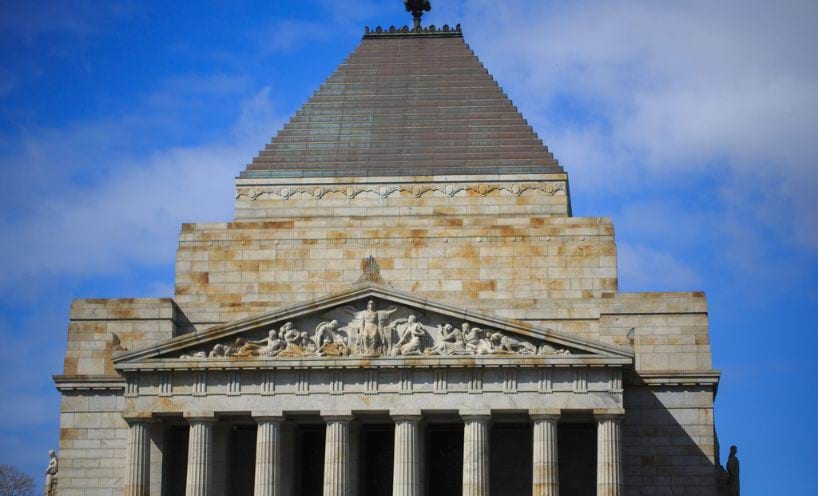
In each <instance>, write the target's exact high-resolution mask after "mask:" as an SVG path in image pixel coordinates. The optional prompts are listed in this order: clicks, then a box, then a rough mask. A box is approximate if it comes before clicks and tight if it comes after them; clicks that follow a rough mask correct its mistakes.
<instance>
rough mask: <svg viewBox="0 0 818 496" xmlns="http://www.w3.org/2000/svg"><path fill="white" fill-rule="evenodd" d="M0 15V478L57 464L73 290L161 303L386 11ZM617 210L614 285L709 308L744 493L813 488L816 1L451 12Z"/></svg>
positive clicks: (42, 9) (438, 8) (309, 2)
mask: <svg viewBox="0 0 818 496" xmlns="http://www.w3.org/2000/svg"><path fill="white" fill-rule="evenodd" d="M239 3H240V2H235V1H211V2H195V3H193V2H191V3H186V2H168V1H165V2H145V3H129V2H116V3H113V2H110V3H109V2H102V1H93V2H91V1H87V2H86V1H72V2H67V1H65V2H61V1H51V2H44V1H39V0H30V1H19V2H18V1H8V0H0V173H2V177H3V180H2V181H0V342H2V343H3V346H2V348H0V397H2V398H3V401H2V403H0V463H14V464H16V465H18V466H20V467H22V468H23V469H25V470H26V471H28V472H29V473H32V474H35V475H36V478H37V480H38V482H39V474H40V473H41V472H42V470H43V468H44V467H45V464H46V462H47V451H48V449H50V448H52V447H56V446H57V442H58V411H59V398H58V395H57V393H56V391H55V390H54V387H53V384H52V382H51V375H52V374H54V373H59V372H60V370H61V367H62V361H61V357H62V355H63V353H64V349H65V335H66V329H67V317H68V307H69V304H70V301H71V299H72V298H73V297H128V296H169V295H171V293H172V285H173V260H174V252H175V248H176V236H177V234H178V231H179V227H180V224H181V223H182V222H210V221H225V220H229V219H230V218H231V217H232V208H233V205H232V202H233V180H234V177H235V176H236V175H237V174H238V172H239V171H240V170H241V169H242V168H243V167H244V166H245V164H246V163H247V162H248V161H250V159H251V158H252V156H253V155H254V154H255V153H256V152H257V151H258V150H259V149H261V148H262V147H263V145H264V143H266V142H267V141H268V140H269V139H270V137H271V136H272V135H273V134H274V133H275V131H276V130H277V129H279V128H280V127H281V126H282V125H283V123H284V122H285V121H286V119H287V118H288V117H289V116H290V115H292V114H293V113H294V112H295V110H296V109H297V108H298V106H299V105H300V104H301V103H303V101H304V100H305V99H306V98H307V97H308V96H309V95H310V94H311V93H312V91H313V90H314V89H315V88H316V87H317V86H318V85H319V84H320V83H321V82H322V80H323V79H324V78H326V77H327V76H328V75H329V74H330V73H331V71H332V70H333V69H334V68H335V66H336V65H338V64H339V63H340V62H341V61H342V60H343V59H344V58H345V57H346V55H347V54H348V53H349V52H350V51H351V50H352V49H353V48H354V47H355V46H356V44H357V43H358V42H359V40H360V36H361V34H362V31H363V26H364V25H371V26H374V25H377V24H383V25H389V24H396V25H402V24H405V23H408V22H409V21H410V18H409V16H408V15H407V14H405V13H404V12H403V9H402V5H401V3H400V2H398V1H397V0H383V1H375V0H359V1H356V2H337V1H331V0H300V1H278V2H271V1H264V2H261V1H259V2H241V3H240V5H237V4H239ZM427 18H428V21H427V22H432V23H436V24H438V25H441V24H443V23H450V24H454V23H457V22H461V23H462V25H463V29H464V31H465V36H466V40H467V42H468V43H469V44H470V45H471V46H472V48H473V49H474V50H475V52H476V53H477V54H478V56H480V58H481V60H482V61H483V62H484V64H485V65H486V66H487V67H488V69H489V70H490V71H491V72H492V73H493V75H494V76H495V78H496V79H497V80H498V81H499V82H500V84H501V85H502V86H503V88H504V89H505V90H506V92H507V93H508V94H509V95H510V96H511V98H512V99H513V100H514V102H515V103H516V104H517V105H518V107H519V108H520V109H521V110H522V112H523V113H524V115H525V116H526V117H527V118H528V119H529V121H530V122H531V123H532V125H533V126H534V128H535V130H536V131H537V132H538V133H539V135H540V136H541V137H542V138H543V140H544V141H545V142H546V143H547V144H548V145H549V147H550V148H551V149H552V150H553V151H554V153H555V155H556V156H557V158H558V159H559V160H560V162H561V164H562V165H563V166H564V167H565V168H566V169H567V170H568V172H569V174H570V177H571V191H572V200H573V207H574V215H577V216H610V217H612V218H613V219H614V223H615V226H616V229H617V241H618V246H619V265H620V288H621V290H623V291H672V290H704V291H706V292H707V294H708V298H709V304H710V317H711V321H710V322H711V338H712V346H713V357H714V364H715V367H716V368H718V369H720V370H722V372H723V378H722V382H721V386H720V388H719V395H718V398H717V402H716V405H717V406H716V408H717V410H716V421H717V428H718V433H719V437H720V440H721V443H722V445H723V446H729V445H730V444H737V445H739V449H740V452H739V455H740V458H741V461H742V469H743V470H742V474H743V482H744V483H743V488H744V494H746V495H749V496H754V495H758V496H761V495H768V494H791V495H800V494H804V495H812V494H818V480H817V479H816V478H815V477H814V474H813V472H814V469H815V467H816V466H818V455H816V451H815V450H814V446H815V444H816V441H818V423H816V422H815V411H816V408H817V407H818V400H816V398H818V388H816V386H815V380H814V377H815V376H816V375H818V365H816V359H815V358H813V357H812V352H813V350H815V349H816V348H818V337H816V336H818V317H816V312H815V309H816V308H818V284H817V283H818V262H817V260H818V258H816V254H818V221H816V213H818V195H816V194H815V192H816V191H818V167H816V165H818V164H817V163H816V162H817V161H818V139H816V136H818V111H817V110H818V58H816V57H815V56H814V49H815V47H816V46H818V34H816V30H815V29H814V20H815V19H817V18H818V3H816V2H812V1H795V0H792V1H788V2H769V1H767V2H762V1H756V0H749V1H722V2H693V1H688V2H636V1H635V2H629V1H622V2H602V1H600V2H582V1H572V2H547V1H536V0H532V1H522V0H520V1H516V0H508V1H497V0H494V1H488V0H470V1H468V2H466V1H456V0H450V1H446V0H438V1H435V2H433V10H432V12H431V13H430V14H429V15H428V16H427Z"/></svg>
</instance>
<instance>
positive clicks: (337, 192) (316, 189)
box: [236, 181, 566, 200]
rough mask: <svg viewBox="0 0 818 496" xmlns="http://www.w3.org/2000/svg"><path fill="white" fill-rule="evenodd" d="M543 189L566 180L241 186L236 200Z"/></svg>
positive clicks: (557, 188)
mask: <svg viewBox="0 0 818 496" xmlns="http://www.w3.org/2000/svg"><path fill="white" fill-rule="evenodd" d="M534 191H539V192H541V193H544V194H545V195H547V196H564V195H565V194H566V192H565V183H564V182H560V181H548V182H520V183H445V184H440V183H430V184H417V183H415V184H355V185H351V184H350V185H344V184H339V185H320V186H300V185H287V186H250V187H239V188H237V190H236V199H241V198H246V199H249V200H271V199H275V200H288V199H290V198H305V197H306V198H315V199H322V198H324V197H329V198H348V199H353V198H357V197H359V196H364V197H367V198H389V197H391V196H394V195H406V196H413V197H415V198H421V197H423V196H426V195H429V194H432V195H435V196H440V197H450V198H451V197H454V196H458V195H470V194H476V195H479V196H487V195H489V194H491V193H494V192H500V193H506V194H510V195H514V196H520V195H522V194H524V193H526V192H534Z"/></svg>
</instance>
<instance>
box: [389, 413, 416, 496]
mask: <svg viewBox="0 0 818 496" xmlns="http://www.w3.org/2000/svg"><path fill="white" fill-rule="evenodd" d="M392 418H393V419H394V420H395V459H394V469H393V470H392V496H420V452H419V446H420V443H419V442H418V441H419V436H420V432H419V431H420V430H419V426H418V424H419V423H420V419H421V416H420V412H418V413H417V414H403V413H400V414H393V415H392Z"/></svg>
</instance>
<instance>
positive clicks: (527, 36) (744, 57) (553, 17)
mask: <svg viewBox="0 0 818 496" xmlns="http://www.w3.org/2000/svg"><path fill="white" fill-rule="evenodd" d="M458 10H459V12H458ZM487 12H492V15H486V13H487ZM445 13H448V14H452V13H462V18H463V23H464V27H465V32H466V37H467V40H468V41H469V42H470V43H471V44H472V45H473V46H474V47H475V51H476V52H477V53H478V54H480V56H481V57H482V58H483V59H484V60H485V62H486V65H487V66H488V67H489V69H490V70H491V71H492V72H493V73H494V74H495V75H496V76H497V78H498V79H499V80H500V82H501V84H503V86H504V87H505V88H506V89H508V91H509V93H510V94H511V95H512V97H514V99H515V100H516V103H518V104H519V106H520V108H522V109H523V111H524V113H525V114H526V115H527V116H528V117H529V118H530V119H531V120H532V121H533V122H534V124H535V127H536V128H537V130H538V131H539V132H540V133H541V135H542V136H543V138H544V140H545V141H546V143H548V144H549V145H550V146H551V148H552V150H554V151H555V153H556V155H557V157H558V158H560V159H561V162H562V164H563V165H564V166H566V168H567V170H568V171H569V173H570V174H571V177H572V182H573V185H574V186H575V187H576V186H577V185H580V186H581V185H592V187H593V189H594V190H595V191H596V194H610V193H611V192H620V193H621V192H622V191H623V190H624V191H632V192H638V191H639V190H640V189H646V188H650V187H651V185H656V184H661V183H663V182H664V183H667V182H669V181H674V180H675V179H676V178H678V177H684V176H689V175H691V174H693V175H698V176H701V177H708V176H715V177H714V179H715V180H717V181H722V182H723V186H724V188H725V189H726V190H732V191H733V192H734V193H736V194H739V195H740V196H741V197H742V199H741V201H742V202H743V203H748V204H749V203H752V201H753V200H754V199H756V198H757V197H760V196H765V195H769V194H770V193H771V192H772V191H773V190H771V188H770V186H771V185H772V186H774V191H775V194H777V195H779V198H777V199H776V200H775V201H776V203H777V204H778V205H779V206H783V207H784V208H785V209H786V211H788V215H787V216H786V218H784V219H780V220H781V221H782V222H781V223H782V229H783V230H784V231H788V232H796V233H797V234H796V235H795V236H794V237H793V240H794V241H798V242H800V244H801V246H803V247H808V248H809V249H813V250H814V249H818V230H816V229H812V230H805V229H802V228H801V229H799V226H806V225H808V224H809V223H810V222H813V216H814V214H815V213H816V212H818V195H815V194H814V193H813V192H814V191H815V190H816V189H818V167H816V163H818V140H816V139H815V135H816V134H818V113H816V112H815V111H814V109H815V108H818V58H816V57H815V56H814V53H812V50H810V49H809V48H808V47H814V46H815V43H816V41H818V35H816V32H815V30H814V23H813V22H812V21H811V20H812V19H815V18H818V3H815V2H811V1H794V2H783V3H782V2H763V1H760V0H759V1H749V2H748V1H741V2H738V1H728V2H716V3H713V2H647V1H634V2H565V3H562V2H532V1H509V2H504V3H503V4H500V5H497V4H496V3H495V2H489V1H473V2H468V3H467V4H461V6H460V7H459V8H450V9H449V11H448V12H445ZM714 164H717V165H716V166H715V167H717V168H714ZM575 190H576V188H575ZM716 200H719V199H716ZM764 214H765V212H763V211H761V210H760V209H759V210H757V211H756V212H754V215H759V216H763V215H764Z"/></svg>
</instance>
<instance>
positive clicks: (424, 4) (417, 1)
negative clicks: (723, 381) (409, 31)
mask: <svg viewBox="0 0 818 496" xmlns="http://www.w3.org/2000/svg"><path fill="white" fill-rule="evenodd" d="M403 5H404V6H405V7H406V12H411V13H412V17H413V18H414V26H413V28H414V29H416V30H420V18H421V17H423V12H424V11H426V12H429V11H430V10H432V4H431V2H429V0H404V2H403Z"/></svg>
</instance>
